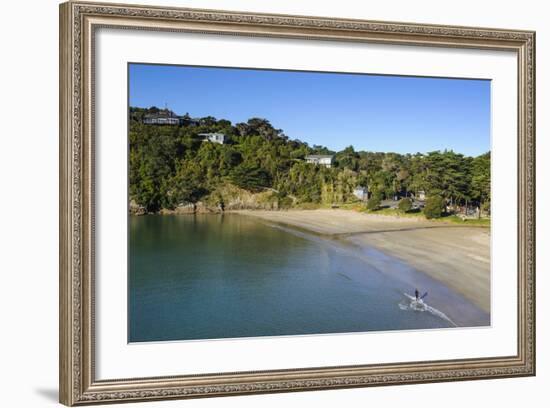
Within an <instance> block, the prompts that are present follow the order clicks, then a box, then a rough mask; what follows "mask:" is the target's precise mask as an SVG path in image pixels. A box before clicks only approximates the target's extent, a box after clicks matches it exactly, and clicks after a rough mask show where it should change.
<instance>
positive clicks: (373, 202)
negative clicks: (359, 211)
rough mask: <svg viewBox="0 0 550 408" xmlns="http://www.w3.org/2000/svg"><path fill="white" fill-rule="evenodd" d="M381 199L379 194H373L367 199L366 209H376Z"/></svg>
mask: <svg viewBox="0 0 550 408" xmlns="http://www.w3.org/2000/svg"><path fill="white" fill-rule="evenodd" d="M381 202H382V199H381V197H380V195H379V194H373V196H372V197H371V198H369V200H368V201H367V210H370V211H374V210H378V208H379V207H380V203H381Z"/></svg>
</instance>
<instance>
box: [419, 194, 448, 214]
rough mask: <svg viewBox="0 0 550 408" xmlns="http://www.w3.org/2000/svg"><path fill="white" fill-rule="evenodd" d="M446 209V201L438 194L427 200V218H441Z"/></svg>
mask: <svg viewBox="0 0 550 408" xmlns="http://www.w3.org/2000/svg"><path fill="white" fill-rule="evenodd" d="M444 210H445V201H444V200H443V198H441V197H440V196H438V195H434V196H430V197H428V199H427V200H426V205H425V207H424V215H425V216H426V218H427V219H432V218H441V216H442V215H443V211H444Z"/></svg>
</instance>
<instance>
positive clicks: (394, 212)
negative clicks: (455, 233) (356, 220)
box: [359, 207, 491, 227]
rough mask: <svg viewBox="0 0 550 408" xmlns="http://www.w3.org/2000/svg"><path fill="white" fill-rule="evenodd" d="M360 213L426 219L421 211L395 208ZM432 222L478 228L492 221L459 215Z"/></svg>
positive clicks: (446, 216) (435, 219)
mask: <svg viewBox="0 0 550 408" xmlns="http://www.w3.org/2000/svg"><path fill="white" fill-rule="evenodd" d="M359 211H361V212H366V213H368V214H377V215H386V216H391V217H405V218H419V219H423V220H424V219H426V218H425V217H424V214H423V213H422V211H421V210H412V211H409V212H406V213H404V212H402V211H400V210H398V209H395V208H381V209H379V210H367V209H366V208H364V207H363V208H361V209H360V210H359ZM431 221H435V222H445V223H451V224H460V225H467V226H472V227H473V226H478V227H490V226H491V219H490V218H480V219H477V218H466V219H462V218H461V217H459V216H458V215H444V216H442V217H441V218H434V219H432V220H431Z"/></svg>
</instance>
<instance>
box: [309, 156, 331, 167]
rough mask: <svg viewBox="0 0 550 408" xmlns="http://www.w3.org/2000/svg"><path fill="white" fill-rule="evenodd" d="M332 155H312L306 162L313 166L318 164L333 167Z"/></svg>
mask: <svg viewBox="0 0 550 408" xmlns="http://www.w3.org/2000/svg"><path fill="white" fill-rule="evenodd" d="M332 157H333V156H332V155H326V154H311V155H309V156H306V162H307V163H312V164H318V165H321V166H325V167H332Z"/></svg>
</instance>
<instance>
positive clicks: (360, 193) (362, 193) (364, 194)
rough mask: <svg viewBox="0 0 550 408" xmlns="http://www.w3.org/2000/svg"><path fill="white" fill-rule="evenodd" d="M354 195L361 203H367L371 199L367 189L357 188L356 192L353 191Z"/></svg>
mask: <svg viewBox="0 0 550 408" xmlns="http://www.w3.org/2000/svg"><path fill="white" fill-rule="evenodd" d="M353 195H354V196H355V197H357V198H358V199H359V200H361V201H367V200H368V198H369V191H368V189H367V187H363V186H357V187H355V190H353Z"/></svg>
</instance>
